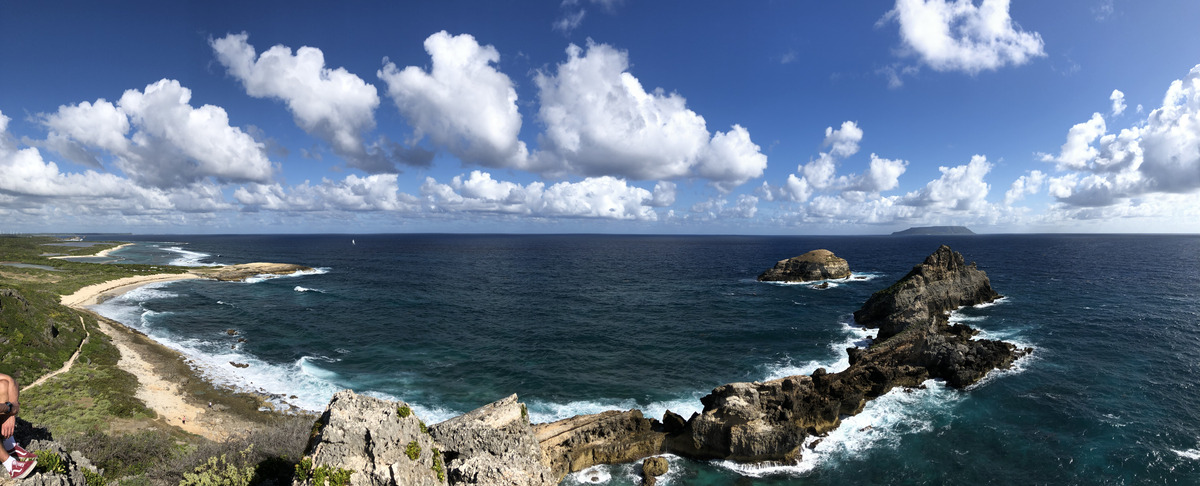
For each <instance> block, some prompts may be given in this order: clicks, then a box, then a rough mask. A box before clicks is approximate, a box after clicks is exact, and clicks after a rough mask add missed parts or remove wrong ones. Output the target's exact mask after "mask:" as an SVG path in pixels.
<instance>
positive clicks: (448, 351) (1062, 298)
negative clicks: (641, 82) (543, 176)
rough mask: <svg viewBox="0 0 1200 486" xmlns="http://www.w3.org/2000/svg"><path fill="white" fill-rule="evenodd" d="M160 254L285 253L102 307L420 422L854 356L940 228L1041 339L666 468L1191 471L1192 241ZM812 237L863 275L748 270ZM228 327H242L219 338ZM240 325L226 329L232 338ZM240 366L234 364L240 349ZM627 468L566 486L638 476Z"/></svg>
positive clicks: (266, 379)
mask: <svg viewBox="0 0 1200 486" xmlns="http://www.w3.org/2000/svg"><path fill="white" fill-rule="evenodd" d="M131 240H132V241H136V242H138V244H137V245H134V246H132V247H128V248H125V249H122V250H119V251H117V252H116V253H114V255H113V256H114V259H115V260H117V261H126V262H136V263H151V264H167V263H173V264H186V265H204V264H218V263H219V264H228V263H244V262H252V261H272V262H286V263H299V264H303V265H308V266H312V267H315V268H317V270H316V271H315V272H311V273H308V274H299V275H293V276H288V277H283V278H271V279H256V280H255V281H253V282H250V283H229V282H212V281H181V282H174V283H169V284H160V285H153V286H150V287H144V288H142V289H139V290H137V291H134V292H131V293H129V294H126V296H124V297H121V298H118V299H114V300H112V301H109V302H106V303H105V304H102V305H100V306H98V307H97V310H98V311H99V312H101V313H102V314H105V315H107V316H109V317H112V318H115V319H118V320H120V321H121V322H124V323H126V324H128V325H130V326H132V327H134V328H137V329H139V330H142V331H143V332H146V333H147V334H149V335H151V336H152V337H155V338H156V339H159V340H160V341H162V342H164V343H167V344H168V345H170V346H172V347H175V348H176V349H179V350H181V351H183V352H185V353H187V354H189V355H191V356H192V357H193V358H194V359H196V361H197V363H199V366H200V367H201V369H202V371H204V372H205V373H206V374H207V375H208V376H210V377H211V378H212V379H214V380H215V381H218V382H222V383H226V384H230V385H232V386H237V387H241V388H248V389H256V390H261V391H263V392H266V393H269V394H273V395H275V396H277V400H276V401H277V402H278V403H279V404H280V406H285V407H286V406H294V407H298V408H304V409H309V410H320V409H322V408H323V407H324V405H325V403H326V402H327V401H328V399H329V397H330V396H331V395H332V394H333V393H334V392H335V391H337V390H340V389H343V388H352V389H355V390H357V391H360V392H363V393H368V394H371V395H375V396H379V397H383V398H395V399H403V400H406V401H408V402H411V403H414V404H415V405H416V409H417V411H418V413H419V414H420V415H421V416H422V418H424V419H425V420H426V421H427V422H437V421H440V420H444V419H446V418H449V417H452V416H454V415H456V414H459V413H462V412H465V411H468V410H471V409H473V408H475V407H478V406H480V405H483V404H485V403H488V402H490V401H493V400H496V399H498V398H501V397H503V396H506V395H508V394H510V393H517V394H518V395H519V396H520V398H521V400H522V401H525V402H526V403H528V404H529V409H530V414H531V417H532V419H533V420H534V421H552V420H557V419H561V418H566V417H570V416H572V415H575V414H580V413H595V412H599V411H602V410H607V409H614V408H620V409H628V408H640V409H642V410H643V411H645V413H646V414H647V415H649V416H661V414H662V412H663V411H664V410H666V409H670V410H672V411H675V412H678V413H681V414H683V415H684V416H685V417H686V416H688V415H689V414H690V413H692V412H694V411H698V410H699V409H700V408H701V405H700V402H699V398H700V397H701V396H703V395H705V394H707V393H708V392H709V391H710V390H711V389H712V388H713V387H715V386H718V385H721V384H724V383H728V382H733V381H750V380H764V379H770V378H775V377H781V376H787V375H790V374H796V373H809V372H811V371H812V370H814V369H816V368H817V367H820V366H824V367H828V368H831V369H839V368H841V367H844V366H846V354H845V351H844V350H845V348H846V347H848V346H853V345H862V344H865V342H866V341H865V340H866V339H867V338H868V337H869V336H870V334H871V333H868V332H866V331H865V330H862V329H859V328H857V327H855V326H853V325H852V324H851V322H852V319H851V316H850V315H851V313H852V312H853V311H854V310H856V309H857V308H858V307H859V306H860V305H862V303H863V302H864V301H865V300H866V298H867V297H868V296H869V295H870V294H871V293H872V292H874V291H876V290H879V289H882V288H884V287H886V286H888V285H890V284H891V283H892V282H894V281H895V280H896V279H898V278H900V277H901V276H903V275H904V274H905V273H906V272H907V271H908V270H909V269H910V268H911V267H912V266H913V265H915V264H917V263H919V262H920V261H921V260H923V259H924V258H925V256H927V255H928V254H930V253H932V252H933V250H935V249H936V248H937V246H938V245H939V244H941V243H946V244H949V245H950V246H951V247H953V248H954V249H955V250H957V251H960V252H962V253H963V254H964V256H965V257H966V258H967V259H968V260H969V261H970V260H974V261H978V263H979V266H980V268H981V269H983V270H985V271H987V272H988V275H989V276H990V277H991V279H992V284H993V286H994V287H995V288H996V289H997V291H999V292H1000V293H1001V294H1003V295H1005V298H1004V299H1003V300H1002V301H1000V302H999V303H998V304H994V305H990V306H986V307H982V308H969V309H963V310H960V311H959V312H957V313H955V315H954V319H955V320H959V321H963V322H967V323H968V324H970V325H972V326H974V327H976V328H979V329H982V330H983V331H984V335H985V336H986V337H990V338H998V339H1005V340H1009V341H1014V342H1016V343H1018V344H1019V345H1021V346H1032V347H1034V348H1035V350H1036V351H1035V353H1034V355H1033V356H1032V357H1030V358H1026V359H1022V360H1021V361H1019V362H1018V363H1017V366H1016V368H1015V369H1013V370H1009V371H1004V372H999V373H993V374H992V375H989V377H988V378H987V379H985V380H984V382H982V383H981V384H978V385H976V386H974V387H972V388H970V389H969V390H967V391H965V392H962V391H956V390H950V389H947V388H945V387H944V386H943V385H941V384H940V383H937V382H930V383H928V389H926V390H918V391H913V392H905V391H901V390H897V391H894V392H892V393H890V394H888V395H886V396H884V397H882V398H880V399H878V400H876V401H874V402H872V403H871V404H870V405H868V407H867V409H866V411H864V413H862V414H860V415H858V416H855V417H852V418H850V419H848V420H846V422H845V424H844V425H843V426H842V427H841V428H839V429H838V430H837V431H835V432H833V433H832V434H831V435H830V437H827V438H825V439H824V440H822V441H821V442H820V443H818V444H816V445H815V448H814V449H813V450H810V451H809V452H808V453H806V454H805V457H804V459H803V461H802V462H801V463H800V464H796V465H786V466H780V467H772V468H761V467H746V466H741V465H735V464H725V463H720V462H705V463H697V462H693V461H688V460H685V459H682V458H671V461H672V473H670V475H669V476H668V477H667V483H668V484H737V483H744V484H845V483H879V484H926V483H927V484H946V483H952V484H963V483H988V484H997V483H998V484H1026V483H1055V484H1060V483H1061V484H1128V483H1154V484H1159V483H1183V484H1196V483H1200V420H1198V419H1200V406H1198V405H1196V404H1197V403H1200V401H1198V399H1200V390H1197V387H1196V385H1197V382H1200V378H1198V377H1197V371H1200V370H1198V369H1197V368H1198V367H1200V329H1198V328H1200V237H1194V236H1111V235H1086V236H1083V235H1028V236H1000V235H997V236H953V237H726V236H600V235H567V236H561V235H560V236H554V235H543V236H508V235H357V236H350V235H332V236H321V235H317V236H145V237H134V238H131ZM816 248H826V249H829V250H832V251H833V252H835V253H836V254H837V255H839V256H841V257H843V258H846V259H847V260H848V261H849V262H850V265H851V268H852V270H853V271H854V273H855V277H854V278H851V279H847V280H840V281H834V282H832V283H833V285H832V286H831V288H829V289H825V290H818V289H815V288H813V287H812V286H809V285H778V284H766V283H760V282H756V281H755V276H757V275H758V273H760V272H761V271H763V270H764V269H766V268H769V267H770V266H772V265H773V264H774V262H775V261H777V260H780V259H783V258H787V257H791V256H795V255H799V254H801V253H804V252H806V251H808V250H812V249H816ZM228 329H234V330H236V331H237V335H236V336H230V335H228V334H227V333H226V331H227V330H228ZM239 338H242V339H245V340H246V341H245V342H238V339H239ZM231 361H232V362H236V363H245V364H249V365H250V366H249V367H248V368H245V369H241V368H235V367H233V366H232V365H231V364H230V362H231ZM635 467H636V465H623V466H608V467H601V468H597V469H596V470H591V471H586V472H585V473H582V474H576V475H572V476H569V477H568V478H567V479H566V481H565V482H566V483H568V484H577V483H588V484H590V483H592V482H594V481H593V479H595V481H596V482H600V483H604V484H634V483H636V482H637V481H638V478H637V476H636V473H635Z"/></svg>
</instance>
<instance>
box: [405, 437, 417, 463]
mask: <svg viewBox="0 0 1200 486" xmlns="http://www.w3.org/2000/svg"><path fill="white" fill-rule="evenodd" d="M404 453H405V454H407V455H408V458H409V459H412V460H414V461H415V460H417V458H418V457H420V456H421V445H420V444H418V443H417V441H415V440H414V441H412V442H409V443H408V447H405V448H404Z"/></svg>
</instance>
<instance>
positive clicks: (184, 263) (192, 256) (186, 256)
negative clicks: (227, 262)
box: [163, 246, 220, 267]
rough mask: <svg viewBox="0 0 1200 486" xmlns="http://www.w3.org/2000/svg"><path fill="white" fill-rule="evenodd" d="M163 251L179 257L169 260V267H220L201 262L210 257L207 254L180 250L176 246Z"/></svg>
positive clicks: (217, 264)
mask: <svg viewBox="0 0 1200 486" xmlns="http://www.w3.org/2000/svg"><path fill="white" fill-rule="evenodd" d="M163 250H166V251H169V252H171V253H176V254H178V255H179V256H178V257H176V258H175V259H174V260H171V263H169V265H174V266H177V267H216V266H220V264H219V263H212V262H205V261H202V260H204V259H205V258H208V257H210V256H212V255H210V254H208V253H201V252H198V251H190V250H184V249H183V248H180V247H178V246H170V247H166V248H163Z"/></svg>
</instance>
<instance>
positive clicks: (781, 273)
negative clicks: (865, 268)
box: [758, 250, 850, 282]
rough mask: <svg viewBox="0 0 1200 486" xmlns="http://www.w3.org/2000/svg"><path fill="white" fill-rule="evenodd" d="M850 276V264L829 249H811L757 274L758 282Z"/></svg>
mask: <svg viewBox="0 0 1200 486" xmlns="http://www.w3.org/2000/svg"><path fill="white" fill-rule="evenodd" d="M848 277H850V264H849V263H846V260H845V259H842V258H838V256H837V255H834V254H833V252H831V251H829V250H813V251H810V252H808V253H805V254H803V255H800V256H798V257H792V258H788V259H787V260H780V261H779V263H776V264H775V266H774V267H773V268H771V269H769V270H767V271H765V272H763V273H762V274H761V275H759V276H758V281H759V282H809V281H813V280H825V279H831V278H848Z"/></svg>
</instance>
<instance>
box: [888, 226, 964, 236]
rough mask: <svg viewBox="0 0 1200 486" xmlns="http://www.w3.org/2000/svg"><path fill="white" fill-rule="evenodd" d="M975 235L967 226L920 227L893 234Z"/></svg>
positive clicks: (893, 234)
mask: <svg viewBox="0 0 1200 486" xmlns="http://www.w3.org/2000/svg"><path fill="white" fill-rule="evenodd" d="M973 234H975V232H974V231H971V230H970V229H968V228H967V227H966V226H918V227H913V228H909V229H906V230H904V231H897V232H895V233H892V236H916V235H935V236H942V235H973Z"/></svg>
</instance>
